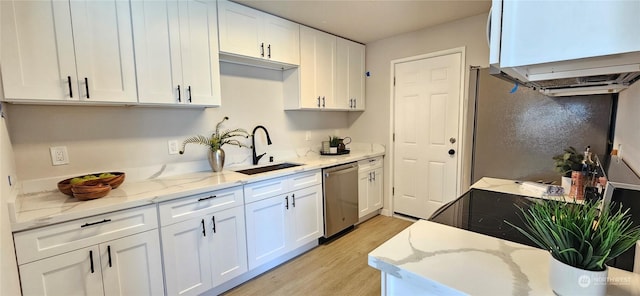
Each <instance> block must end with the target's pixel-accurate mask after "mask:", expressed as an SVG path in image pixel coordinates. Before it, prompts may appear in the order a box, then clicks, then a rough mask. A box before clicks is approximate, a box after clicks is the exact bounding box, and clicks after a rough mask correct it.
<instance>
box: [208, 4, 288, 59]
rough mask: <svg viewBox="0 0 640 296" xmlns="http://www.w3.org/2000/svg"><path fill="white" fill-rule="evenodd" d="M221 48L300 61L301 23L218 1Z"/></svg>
mask: <svg viewBox="0 0 640 296" xmlns="http://www.w3.org/2000/svg"><path fill="white" fill-rule="evenodd" d="M218 5H219V14H218V17H219V34H220V52H221V53H223V54H230V55H233V56H241V57H249V58H253V59H257V60H264V61H270V62H275V63H282V64H287V65H291V66H296V65H298V64H300V48H299V44H300V37H299V35H300V25H298V24H296V23H293V22H290V21H288V20H285V19H282V18H279V17H276V16H273V15H270V14H267V13H264V12H261V11H258V10H255V9H252V8H249V7H246V6H243V5H240V4H236V3H233V2H229V1H219V2H218Z"/></svg>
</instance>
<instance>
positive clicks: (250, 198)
mask: <svg viewBox="0 0 640 296" xmlns="http://www.w3.org/2000/svg"><path fill="white" fill-rule="evenodd" d="M287 183H288V179H287V178H274V179H269V180H264V181H260V182H256V183H250V184H246V185H244V201H245V203H250V202H254V201H258V200H262V199H265V198H269V197H272V196H276V195H280V194H284V193H286V192H288V191H289V189H288V187H289V186H288V184H287Z"/></svg>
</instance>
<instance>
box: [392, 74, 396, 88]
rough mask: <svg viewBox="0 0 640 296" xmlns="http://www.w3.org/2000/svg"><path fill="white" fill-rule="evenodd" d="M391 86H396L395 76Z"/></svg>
mask: <svg viewBox="0 0 640 296" xmlns="http://www.w3.org/2000/svg"><path fill="white" fill-rule="evenodd" d="M393 86H396V77H395V76H393Z"/></svg>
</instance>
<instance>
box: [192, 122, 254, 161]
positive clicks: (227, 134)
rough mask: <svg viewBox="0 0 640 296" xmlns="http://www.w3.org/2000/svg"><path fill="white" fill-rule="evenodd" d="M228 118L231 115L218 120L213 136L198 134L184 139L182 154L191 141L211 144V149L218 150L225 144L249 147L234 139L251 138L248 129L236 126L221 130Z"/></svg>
mask: <svg viewBox="0 0 640 296" xmlns="http://www.w3.org/2000/svg"><path fill="white" fill-rule="evenodd" d="M226 120H229V117H227V116H225V117H224V118H223V119H222V120H221V121H220V122H218V124H216V131H215V132H214V133H213V134H211V137H208V138H207V137H205V136H203V135H197V136H194V137H190V138H187V139H186V140H184V142H182V149H180V154H184V149H185V147H186V146H187V144H191V143H192V144H200V145H204V146H209V149H211V151H216V150H218V149H220V148H222V146H223V145H225V144H229V145H234V146H238V147H246V148H249V146H247V145H245V144H242V143H241V142H240V141H238V140H236V139H233V138H235V137H244V138H249V133H248V132H247V131H246V130H244V129H241V128H236V129H232V130H225V131H224V132H220V127H221V125H222V123H223V122H225V121H226Z"/></svg>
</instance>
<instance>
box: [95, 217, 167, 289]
mask: <svg viewBox="0 0 640 296" xmlns="http://www.w3.org/2000/svg"><path fill="white" fill-rule="evenodd" d="M100 261H101V262H102V271H103V272H102V278H103V282H104V294H105V295H106V296H111V295H114V296H127V295H138V296H144V295H149V296H154V295H164V283H163V281H162V262H161V259H160V240H159V236H158V230H157V229H154V230H150V231H147V232H143V233H139V234H136V235H132V236H127V237H124V238H121V239H117V240H113V241H110V242H106V243H103V244H100Z"/></svg>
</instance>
